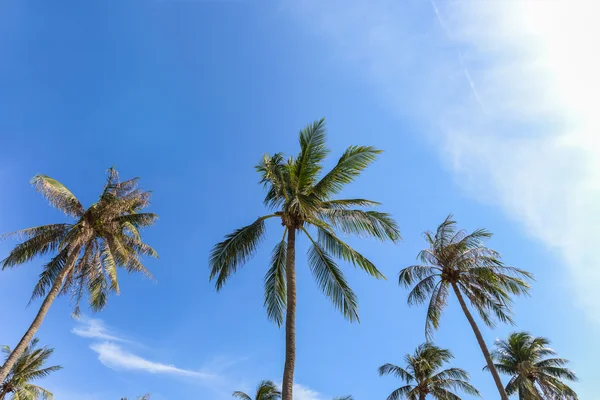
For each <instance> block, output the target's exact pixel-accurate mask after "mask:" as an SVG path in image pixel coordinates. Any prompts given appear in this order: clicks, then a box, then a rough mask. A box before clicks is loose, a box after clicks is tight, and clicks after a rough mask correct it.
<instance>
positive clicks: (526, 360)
mask: <svg viewBox="0 0 600 400" xmlns="http://www.w3.org/2000/svg"><path fill="white" fill-rule="evenodd" d="M549 345H550V341H549V340H548V339H546V338H544V337H533V336H531V335H530V334H529V333H527V332H515V333H511V334H510V336H509V337H508V339H507V340H499V341H497V342H496V350H495V351H494V352H492V358H493V359H494V366H495V367H496V369H497V370H498V371H500V373H503V374H506V375H510V381H509V382H508V385H506V393H507V394H508V395H509V396H510V395H513V394H518V395H519V399H520V400H542V399H554V400H576V399H578V397H577V393H575V391H574V390H573V389H571V388H570V387H569V386H568V385H567V384H566V383H565V382H564V380H567V381H577V376H576V375H575V373H574V372H573V371H571V370H570V369H568V368H566V367H565V365H567V364H568V363H569V361H568V360H565V359H564V358H547V357H548V356H554V355H555V354H556V352H555V351H554V350H552V349H551V348H549V347H548V346H549ZM486 369H487V367H486Z"/></svg>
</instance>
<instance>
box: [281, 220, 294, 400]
mask: <svg viewBox="0 0 600 400" xmlns="http://www.w3.org/2000/svg"><path fill="white" fill-rule="evenodd" d="M285 270H286V279H287V307H286V314H285V365H284V368H283V381H282V385H281V386H282V387H281V399H282V400H292V392H293V387H294V367H295V365H296V229H295V228H293V227H292V228H289V229H288V240H287V254H286V260H285Z"/></svg>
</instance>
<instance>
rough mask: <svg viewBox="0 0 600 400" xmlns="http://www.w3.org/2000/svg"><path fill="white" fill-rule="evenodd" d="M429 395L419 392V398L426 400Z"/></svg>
mask: <svg viewBox="0 0 600 400" xmlns="http://www.w3.org/2000/svg"><path fill="white" fill-rule="evenodd" d="M426 397H427V395H426V394H425V393H424V392H419V400H425V398H426Z"/></svg>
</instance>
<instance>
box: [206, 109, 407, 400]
mask: <svg viewBox="0 0 600 400" xmlns="http://www.w3.org/2000/svg"><path fill="white" fill-rule="evenodd" d="M328 153H329V149H328V148H327V146H326V130H325V121H324V120H323V119H321V120H319V121H315V122H314V123H313V124H310V125H308V126H307V127H306V128H304V129H303V130H302V131H301V132H300V153H299V154H298V156H297V157H296V158H294V157H290V158H287V159H286V158H285V157H284V155H283V154H281V153H277V154H275V155H273V156H269V155H264V156H263V159H262V161H261V162H260V163H259V164H258V165H257V166H256V169H257V171H258V173H259V174H260V175H261V178H262V179H261V183H263V184H264V185H265V187H266V188H267V195H266V197H265V200H264V203H265V205H266V206H267V207H269V208H270V209H271V210H272V213H270V214H268V215H265V216H262V217H259V218H258V219H256V220H255V221H254V222H253V223H251V224H250V225H247V226H245V227H242V228H239V229H237V230H236V231H234V232H233V233H230V234H229V235H227V236H226V237H225V240H224V241H222V242H220V243H218V244H216V245H215V246H214V247H213V249H212V252H211V255H210V261H209V263H210V268H211V272H210V279H211V280H212V279H214V280H216V288H217V290H220V289H221V288H222V287H223V285H225V282H226V281H227V279H228V278H229V277H231V275H233V274H234V273H235V272H236V270H237V269H238V268H239V267H241V266H242V265H243V264H244V263H245V262H247V261H248V260H249V259H250V258H251V257H252V256H253V255H254V254H255V252H256V250H257V248H258V246H259V244H260V243H261V241H262V240H263V238H264V235H265V233H266V224H265V222H266V220H268V219H271V218H273V219H275V220H278V221H279V222H280V224H281V225H282V226H283V236H282V238H281V240H280V241H279V242H278V243H277V245H276V246H275V248H274V250H273V254H272V258H271V263H270V264H271V265H270V268H269V270H268V271H267V274H266V276H265V303H264V305H265V307H266V309H267V315H268V316H269V318H270V319H271V320H273V321H275V322H276V323H277V324H278V325H280V326H281V324H282V323H283V321H284V313H285V363H284V369H283V383H282V389H281V391H282V398H283V400H292V392H293V384H294V368H295V363H296V264H295V263H296V239H297V237H296V235H297V234H298V235H301V234H303V235H306V238H307V239H308V241H309V244H310V246H309V249H308V253H307V255H308V266H309V268H310V270H311V272H312V274H313V276H314V278H315V280H316V281H317V284H318V285H319V286H320V287H321V289H322V290H323V292H324V293H325V295H326V296H327V297H329V298H330V299H331V301H332V302H333V303H334V305H335V306H336V308H338V309H339V310H340V311H341V312H342V313H343V314H344V316H345V317H346V318H348V319H349V320H350V321H353V320H358V302H357V299H356V295H355V294H354V292H353V291H352V289H351V288H350V286H349V285H348V281H346V278H345V277H344V274H343V272H342V270H341V269H340V267H339V266H338V264H337V262H336V259H341V260H344V261H346V262H350V263H352V264H354V266H356V267H358V268H360V269H362V270H364V271H365V272H367V273H368V274H369V275H371V276H373V277H375V278H378V279H381V278H384V276H383V274H382V273H381V272H379V270H378V269H377V268H376V267H375V265H374V264H373V263H372V262H371V261H369V260H368V259H367V258H366V257H364V256H363V255H362V254H360V253H359V252H358V251H356V250H355V249H354V248H352V247H351V246H350V245H349V244H347V243H346V242H344V241H343V240H342V239H341V238H340V236H339V232H341V233H343V234H352V235H358V236H362V237H374V238H376V239H380V240H392V241H396V240H398V239H399V238H400V233H399V231H398V227H397V225H396V223H395V221H394V220H393V219H392V218H391V216H390V215H389V214H386V213H382V212H377V211H374V210H365V209H364V208H365V207H374V206H377V205H379V203H377V202H374V201H371V200H366V199H360V198H359V199H334V197H335V196H336V195H337V194H338V193H340V192H341V191H342V189H343V188H344V187H346V186H347V185H348V184H349V183H351V182H353V181H354V179H356V178H357V177H358V176H359V175H360V174H361V173H362V172H363V170H364V169H366V168H367V167H368V166H369V164H371V163H372V162H373V161H374V160H375V159H376V158H377V156H378V154H379V153H381V151H380V150H377V149H375V148H373V147H370V146H350V147H349V148H348V149H347V150H346V151H345V152H344V154H342V156H341V157H340V159H339V160H338V162H337V164H336V165H335V166H334V167H333V168H332V169H331V170H330V171H329V172H327V173H325V174H321V171H322V169H323V161H324V159H325V157H326V156H327V154H328ZM315 232H316V235H315Z"/></svg>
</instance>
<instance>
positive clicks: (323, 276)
mask: <svg viewBox="0 0 600 400" xmlns="http://www.w3.org/2000/svg"><path fill="white" fill-rule="evenodd" d="M303 231H304V233H306V235H307V236H308V238H309V239H310V241H311V243H312V246H310V247H309V249H308V263H309V266H310V269H311V271H312V273H313V276H314V277H315V279H316V281H317V284H318V285H319V286H320V287H321V289H322V290H323V293H325V295H326V296H327V297H329V299H330V300H331V301H332V303H333V304H334V306H335V307H336V308H337V309H338V310H340V311H341V312H342V314H344V316H345V317H346V318H348V319H349V320H350V321H354V320H357V321H358V320H359V318H358V302H357V300H356V295H355V294H354V292H353V291H352V289H350V286H349V285H348V282H346V279H345V278H344V274H343V273H342V271H341V270H340V269H339V267H338V266H337V265H336V263H335V261H334V260H333V258H332V257H331V255H329V254H328V253H327V251H326V250H325V249H324V248H323V247H321V246H320V245H319V243H317V242H316V241H315V240H314V239H313V238H312V237H311V236H310V234H309V233H308V231H307V230H306V229H304V228H303Z"/></svg>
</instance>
